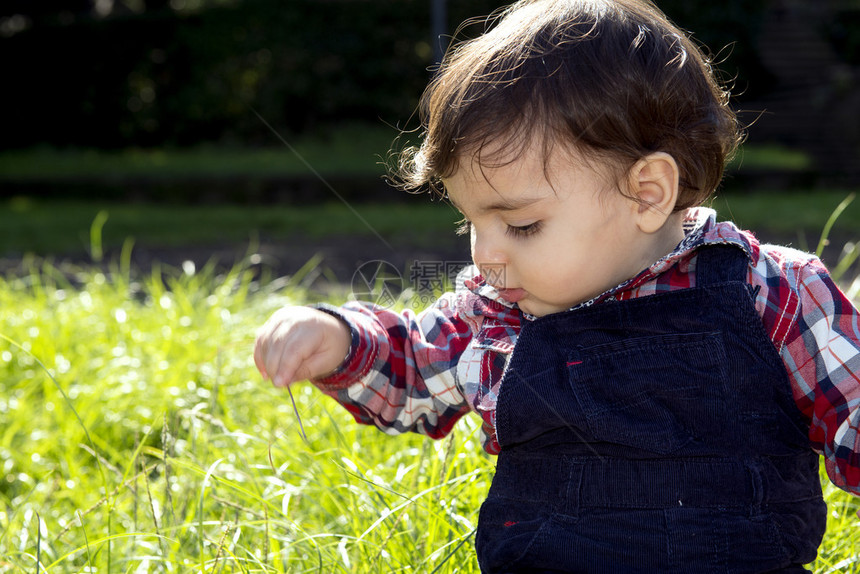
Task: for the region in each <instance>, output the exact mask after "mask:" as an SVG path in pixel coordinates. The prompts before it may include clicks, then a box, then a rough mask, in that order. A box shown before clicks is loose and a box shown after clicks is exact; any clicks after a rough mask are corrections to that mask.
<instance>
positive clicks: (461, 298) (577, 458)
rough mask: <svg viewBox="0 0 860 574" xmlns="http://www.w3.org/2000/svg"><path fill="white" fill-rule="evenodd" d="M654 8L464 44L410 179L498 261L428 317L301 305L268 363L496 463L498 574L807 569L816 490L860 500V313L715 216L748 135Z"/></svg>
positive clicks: (270, 330) (571, 2)
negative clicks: (475, 422)
mask: <svg viewBox="0 0 860 574" xmlns="http://www.w3.org/2000/svg"><path fill="white" fill-rule="evenodd" d="M727 100H728V94H727V93H726V92H724V91H723V90H722V89H721V88H720V86H719V84H718V83H717V81H716V80H715V78H714V74H713V72H712V70H711V67H710V63H709V61H708V60H707V58H706V57H705V56H704V55H703V54H702V53H701V51H700V50H699V48H698V47H697V46H696V45H695V44H694V43H693V42H692V41H691V40H690V39H689V38H688V37H687V36H686V35H685V34H684V33H683V32H682V31H680V30H679V29H678V28H677V27H675V26H674V25H673V24H671V23H670V22H669V21H668V20H667V18H666V17H665V16H664V15H663V14H662V13H661V12H660V11H659V10H658V9H657V8H656V7H655V6H654V5H653V4H651V3H650V2H649V1H648V0H523V1H521V2H518V3H516V4H514V5H513V6H511V7H510V8H508V9H507V10H505V11H504V12H503V13H502V14H501V15H500V16H499V18H498V20H497V21H496V22H495V25H494V26H492V27H491V28H490V30H489V31H487V32H485V33H484V34H483V35H481V36H479V37H477V38H476V39H473V40H470V41H467V42H465V43H462V44H460V45H459V46H457V47H456V48H454V49H452V50H451V51H450V52H449V54H448V55H447V57H446V59H445V61H444V62H443V64H442V66H441V68H440V69H439V71H438V73H437V74H436V75H435V78H434V79H433V80H432V82H431V83H430V85H429V87H428V88H427V91H426V92H425V94H424V97H423V99H422V104H421V111H422V114H423V115H422V118H423V122H424V127H425V133H424V137H423V140H422V144H421V146H420V148H418V149H414V150H410V151H409V152H407V155H406V156H405V159H404V161H403V162H402V164H401V170H402V172H403V179H404V181H405V182H406V185H407V186H409V187H413V188H416V189H417V188H422V187H426V186H429V187H430V188H431V189H433V190H434V191H435V192H437V193H439V194H442V195H443V196H444V197H445V198H447V199H448V200H450V202H451V203H452V204H453V205H454V206H456V207H457V209H458V210H459V211H460V212H461V213H462V214H463V216H464V218H465V225H466V227H467V229H468V233H469V235H470V238H471V249H472V258H473V260H474V266H472V267H469V268H467V269H466V270H464V272H463V273H461V274H460V276H459V277H458V280H457V285H456V289H455V291H454V292H452V293H447V294H445V295H443V296H442V297H441V298H440V299H438V300H437V301H436V302H435V303H434V304H433V305H432V306H431V307H430V308H428V309H426V310H425V311H423V312H421V313H419V314H417V315H416V314H414V313H412V312H411V311H409V310H406V311H403V312H401V313H396V312H393V311H390V310H387V309H381V308H379V307H376V306H373V305H370V304H362V303H349V304H346V305H344V306H342V307H339V308H335V307H331V306H326V305H320V306H317V307H314V308H310V307H289V308H285V309H281V310H279V311H278V312H276V313H275V314H274V315H273V316H272V318H271V319H270V320H269V321H268V322H267V323H266V324H265V325H264V326H263V327H262V328H261V330H260V332H259V335H258V339H257V344H256V347H255V351H254V358H255V361H256V364H257V366H258V368H259V369H260V371H261V373H262V374H263V376H264V377H267V378H270V379H271V380H272V382H273V383H274V384H275V385H277V386H286V385H289V384H291V383H293V382H295V381H300V380H305V379H310V380H311V381H313V383H314V384H315V385H316V386H317V387H318V388H319V389H320V390H321V391H322V392H324V393H326V394H328V395H330V396H332V397H334V398H335V399H336V400H337V401H339V402H340V403H341V404H343V405H344V407H345V408H346V409H347V410H348V411H349V412H350V413H351V414H352V415H353V416H354V417H355V419H356V420H357V421H358V422H360V423H366V424H374V425H376V426H378V427H379V428H381V429H383V430H384V431H386V432H388V433H390V434H396V433H402V432H405V431H414V432H420V433H423V434H426V435H428V436H430V437H434V438H438V437H441V436H444V435H445V434H446V433H448V432H449V431H450V430H451V427H452V426H453V425H454V423H455V422H456V421H457V420H458V419H459V418H460V417H462V416H463V415H465V414H466V413H468V412H470V411H471V412H475V413H476V414H477V415H478V416H480V417H481V419H482V420H483V431H484V448H485V449H486V450H487V451H488V452H489V453H492V454H497V455H498V460H497V466H496V473H495V476H494V479H493V483H492V487H491V488H490V491H489V494H488V497H487V500H486V501H485V502H484V504H483V505H482V507H481V510H480V518H479V524H478V531H477V535H476V541H475V545H476V550H477V556H478V561H479V564H480V567H481V569H482V571H484V572H492V573H496V572H600V573H606V572H618V573H625V574H628V573H631V572H697V573H709V572H723V573H725V572H777V571H779V572H805V571H806V570H805V569H804V567H803V565H804V564H807V563H809V562H811V561H813V560H814V559H815V556H816V551H817V548H818V545H819V544H820V542H821V538H822V536H823V533H824V530H825V518H826V517H825V514H826V509H825V504H824V501H823V499H822V494H821V486H820V483H819V476H818V457H819V455H823V456H824V460H825V463H826V469H827V473H828V475H829V477H830V479H831V480H832V481H833V483H834V484H836V485H837V486H839V487H840V488H843V489H845V490H848V491H849V492H853V493H855V494H858V493H860V439H858V433H857V429H858V424H860V408H858V407H860V382H858V381H860V314H858V311H857V309H856V308H855V307H854V306H852V304H851V302H850V301H848V299H847V298H846V296H845V295H844V294H843V293H842V292H840V290H839V289H838V288H837V287H836V285H834V283H833V281H832V279H831V278H830V277H829V275H828V273H827V271H826V269H825V268H824V267H823V265H822V264H821V262H820V261H819V260H817V259H816V258H815V257H813V256H811V255H808V254H805V253H801V252H798V251H795V250H792V249H789V248H785V247H777V246H771V245H762V244H760V243H759V242H758V241H757V240H756V238H755V237H754V236H753V235H752V234H751V233H749V232H746V231H742V230H740V229H738V228H737V227H736V226H735V225H733V224H732V223H729V222H722V223H718V222H717V221H716V218H715V213H714V212H713V211H712V210H710V209H707V208H704V207H700V206H701V204H702V203H703V202H704V201H705V200H706V199H707V198H708V197H709V196H710V195H711V194H712V193H713V191H714V190H715V189H716V187H717V185H718V184H719V182H720V179H721V177H722V173H723V168H724V164H725V162H726V160H727V157H729V156H730V155H731V153H732V152H733V151H734V150H735V148H736V146H737V144H738V142H739V140H740V133H739V129H738V125H737V121H736V118H735V116H734V114H733V113H732V111H731V110H730V108H729V107H728V102H727Z"/></svg>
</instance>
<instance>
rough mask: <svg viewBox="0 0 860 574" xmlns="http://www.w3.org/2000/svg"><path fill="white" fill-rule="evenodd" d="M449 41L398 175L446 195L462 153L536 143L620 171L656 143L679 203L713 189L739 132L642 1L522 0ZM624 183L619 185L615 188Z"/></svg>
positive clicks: (496, 161) (483, 159)
mask: <svg viewBox="0 0 860 574" xmlns="http://www.w3.org/2000/svg"><path fill="white" fill-rule="evenodd" d="M487 22H488V23H489V25H490V29H489V31H487V32H485V33H483V34H481V35H480V36H478V37H476V38H474V39H472V40H468V41H464V42H462V43H460V44H459V45H456V46H455V47H453V48H452V49H451V50H449V52H448V54H446V56H445V59H444V60H443V62H442V64H441V65H440V67H439V70H438V71H437V73H436V74H435V76H434V77H433V79H432V80H431V81H430V83H429V85H428V86H427V89H426V90H425V92H424V94H423V96H422V98H421V104H420V110H419V112H420V117H421V123H422V128H423V139H422V142H421V145H420V146H419V147H412V148H408V149H406V150H404V151H403V152H402V153H401V156H400V162H399V167H398V169H399V180H400V182H401V184H402V186H403V187H404V188H406V189H408V190H411V191H416V190H423V189H426V188H427V187H428V186H429V187H430V189H432V190H434V191H436V192H438V193H441V194H443V193H444V188H443V185H442V180H443V179H445V178H447V177H449V176H451V175H452V174H453V173H454V172H455V171H456V170H457V169H458V166H459V164H460V162H461V161H463V160H464V159H466V158H472V159H476V160H477V161H478V162H479V164H480V165H482V166H491V165H496V166H499V165H504V164H506V163H507V162H511V161H515V160H516V159H517V158H518V157H520V155H521V154H522V153H523V152H524V151H525V150H526V149H527V148H528V147H529V145H534V144H537V145H542V146H543V151H544V158H545V161H546V160H548V156H549V154H550V152H551V150H552V148H553V146H555V145H559V144H561V145H568V146H572V149H574V150H575V151H577V152H579V153H580V154H582V156H583V157H585V158H587V159H595V160H600V161H609V162H611V163H610V165H612V166H614V167H615V168H617V169H618V170H620V171H618V172H617V173H618V174H619V175H620V174H622V173H626V172H627V170H629V168H630V167H631V166H632V165H633V164H634V163H636V161H638V160H639V159H641V158H642V157H645V156H646V155H648V154H649V153H652V152H658V151H662V152H666V153H668V154H670V155H671V156H672V157H673V158H674V159H675V161H676V163H677V164H678V168H679V187H680V190H679V199H678V202H677V204H676V207H675V209H676V210H681V209H685V208H687V207H691V206H694V205H698V204H700V203H701V202H703V201H704V200H705V199H707V197H708V196H709V195H710V194H711V193H712V192H713V191H714V190H715V189H716V188H717V186H718V185H719V182H720V180H721V179H722V176H723V170H724V167H725V164H726V162H727V161H728V159H729V158H730V156H731V155H732V154H733V153H734V151H735V150H736V148H737V146H738V144H739V143H740V141H741V139H742V133H741V130H740V129H739V126H738V122H737V118H736V116H735V113H734V112H733V111H732V110H731V108H730V107H729V105H728V100H729V93H728V91H727V90H725V89H723V87H722V86H721V85H720V83H719V82H718V81H717V79H716V78H715V74H714V71H713V69H712V67H711V62H710V60H709V59H708V58H707V57H706V56H705V55H704V54H703V52H702V50H700V48H699V47H698V46H697V45H696V44H695V43H694V42H693V40H691V39H690V37H688V36H687V35H686V34H685V33H684V32H682V31H681V30H680V29H679V28H677V27H676V26H675V25H674V24H672V23H671V22H670V21H669V19H668V18H667V17H666V16H665V15H664V14H663V13H662V12H661V11H660V10H659V9H658V8H657V7H656V6H655V5H654V4H652V3H651V2H649V1H648V0H521V1H520V2H517V3H516V4H513V5H512V6H510V7H509V8H507V9H505V10H504V11H502V12H500V13H499V14H497V15H496V16H494V17H491V18H490V19H488V20H487ZM621 191H622V192H624V191H623V190H621Z"/></svg>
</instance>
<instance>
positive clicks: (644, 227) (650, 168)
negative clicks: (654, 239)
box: [628, 152, 678, 233]
mask: <svg viewBox="0 0 860 574" xmlns="http://www.w3.org/2000/svg"><path fill="white" fill-rule="evenodd" d="M628 176H629V179H628V184H629V186H630V191H631V192H632V193H633V195H634V196H635V197H636V198H637V199H638V201H637V202H635V203H636V205H635V206H634V209H635V210H636V213H635V218H636V223H637V225H638V226H639V229H640V230H641V231H642V232H644V233H654V232H656V231H659V230H660V229H661V228H662V227H663V224H665V223H666V220H667V219H668V218H669V216H670V215H672V210H673V209H675V203H676V202H677V201H678V164H677V162H675V158H673V157H672V156H671V155H669V154H667V153H665V152H654V153H651V154H648V155H646V156H645V157H643V158H642V159H640V160H639V161H637V162H636V163H635V164H634V165H633V167H632V168H631V169H630V171H629V173H628Z"/></svg>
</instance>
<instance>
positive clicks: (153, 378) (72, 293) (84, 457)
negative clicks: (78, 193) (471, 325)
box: [0, 265, 492, 572]
mask: <svg viewBox="0 0 860 574" xmlns="http://www.w3.org/2000/svg"><path fill="white" fill-rule="evenodd" d="M307 297H308V296H307V294H306V292H305V291H304V289H303V288H302V286H301V285H300V284H295V283H293V284H288V285H278V284H277V283H268V284H267V285H266V286H262V285H261V284H259V283H256V282H252V281H251V277H250V272H248V271H243V270H242V269H241V268H237V269H236V270H234V272H232V273H231V274H229V275H227V276H223V277H216V276H214V275H213V273H212V272H211V270H208V269H204V270H202V271H200V272H198V273H193V274H191V273H184V272H181V271H174V270H163V271H162V272H160V273H159V272H155V273H153V274H152V275H151V276H148V277H146V278H142V279H139V280H131V279H129V275H127V274H126V273H124V272H123V271H122V270H121V265H119V266H117V267H116V268H115V270H114V273H112V274H108V275H105V274H103V273H101V272H98V271H94V270H92V269H85V268H81V269H73V270H68V269H67V270H65V272H64V273H62V274H61V273H59V272H58V270H57V268H55V267H50V266H48V267H45V268H42V269H36V270H34V271H33V272H32V273H31V274H29V275H27V276H25V277H19V278H14V279H13V278H9V279H6V280H4V281H2V282H0V305H1V306H0V308H2V315H3V317H2V324H3V325H4V328H3V333H2V338H3V341H0V381H2V382H0V385H2V387H3V391H2V393H0V397H2V399H0V429H2V432H0V454H1V455H2V457H0V458H2V461H3V465H4V468H3V471H4V472H3V477H4V478H3V480H2V482H0V556H2V557H3V558H2V560H0V572H13V571H30V572H33V571H43V572H86V571H90V572H93V571H96V570H98V571H100V572H154V571H164V572H185V571H189V570H197V571H206V572H222V571H223V572H252V571H253V572H287V571H288V572H378V571H381V570H382V569H386V570H388V569H391V570H392V571H409V572H432V571H439V572H474V571H476V568H475V565H474V558H473V556H472V549H471V537H472V532H473V530H474V525H475V522H476V512H477V509H478V505H479V503H480V500H481V497H482V496H483V493H485V492H486V489H487V488H488V485H489V480H490V477H491V474H492V461H491V460H490V459H489V457H486V456H483V455H481V454H480V452H481V450H480V447H479V444H478V439H477V436H476V432H477V426H478V425H477V423H476V422H475V421H472V420H469V421H463V422H462V423H461V424H460V425H459V427H458V430H457V432H456V433H455V434H454V435H453V436H452V438H451V439H449V440H446V441H441V442H431V441H427V440H422V439H421V438H420V437H417V436H407V437H401V438H399V439H392V438H390V437H387V436H385V435H383V434H381V433H379V432H378V431H375V430H373V429H368V428H360V427H358V426H357V425H355V424H353V423H352V422H351V419H350V418H349V417H348V416H347V415H346V414H345V412H343V411H342V409H340V408H339V407H337V406H335V405H334V404H333V403H332V402H331V401H330V400H329V399H327V398H324V397H322V396H321V395H320V394H319V393H318V392H315V391H313V390H312V389H311V388H310V387H308V386H299V387H297V388H296V389H295V391H294V392H295V395H296V401H297V404H298V409H299V412H300V413H301V417H302V421H303V423H304V427H305V429H306V430H307V434H308V442H304V441H303V440H302V438H301V434H300V432H299V427H298V425H297V419H296V416H295V414H294V413H293V411H292V408H291V407H290V402H289V400H288V399H287V397H286V395H285V394H283V393H281V392H277V391H276V390H274V389H273V388H271V387H270V385H269V384H266V383H263V382H262V381H261V380H260V377H259V376H258V375H257V374H256V373H255V371H254V369H253V366H252V361H251V359H250V349H251V346H252V341H253V335H254V331H255V329H256V328H257V326H259V325H260V324H261V322H262V321H263V320H264V319H265V317H267V316H268V314H269V313H270V312H271V311H273V310H274V309H275V308H276V307H278V306H280V305H283V304H285V303H288V302H293V303H299V302H304V301H306V300H307ZM37 563H38V566H37ZM383 565H384V566H383Z"/></svg>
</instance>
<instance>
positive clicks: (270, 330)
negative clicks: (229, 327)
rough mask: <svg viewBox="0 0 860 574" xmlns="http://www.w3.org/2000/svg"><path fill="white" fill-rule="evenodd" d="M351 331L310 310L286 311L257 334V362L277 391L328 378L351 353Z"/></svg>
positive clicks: (341, 323)
mask: <svg viewBox="0 0 860 574" xmlns="http://www.w3.org/2000/svg"><path fill="white" fill-rule="evenodd" d="M349 344H350V332H349V328H348V327H347V326H346V325H345V324H344V323H343V322H342V321H340V320H339V319H338V318H337V317H334V316H332V315H329V314H328V313H323V312H322V311H318V310H316V309H311V308H309V307H284V308H283V309H279V310H278V311H276V312H275V313H274V314H273V315H272V316H271V318H269V320H268V321H266V324H265V325H263V326H262V327H261V328H260V330H259V331H257V343H256V345H255V346H254V362H255V363H256V364H257V369H259V370H260V374H262V375H263V378H265V379H271V381H272V383H273V384H274V385H275V386H276V387H286V386H287V385H289V384H290V383H293V382H296V381H304V380H306V379H315V378H319V377H322V376H323V375H327V374H329V373H331V372H332V371H334V370H335V369H336V368H337V367H339V366H340V364H341V362H342V361H343V360H344V358H345V357H346V353H347V351H349Z"/></svg>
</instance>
